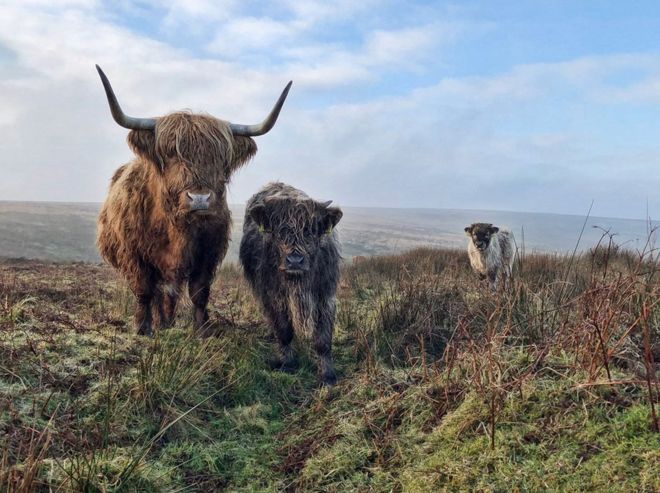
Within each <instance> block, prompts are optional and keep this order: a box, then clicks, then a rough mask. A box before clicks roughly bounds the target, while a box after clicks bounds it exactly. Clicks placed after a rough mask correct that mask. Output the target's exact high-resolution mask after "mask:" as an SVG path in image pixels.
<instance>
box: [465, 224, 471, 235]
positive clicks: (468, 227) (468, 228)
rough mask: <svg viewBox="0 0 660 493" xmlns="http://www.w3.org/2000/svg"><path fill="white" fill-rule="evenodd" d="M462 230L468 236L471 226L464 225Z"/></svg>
mask: <svg viewBox="0 0 660 493" xmlns="http://www.w3.org/2000/svg"><path fill="white" fill-rule="evenodd" d="M463 231H465V234H466V235H468V236H470V235H471V234H472V226H466V227H465V228H464V230H463Z"/></svg>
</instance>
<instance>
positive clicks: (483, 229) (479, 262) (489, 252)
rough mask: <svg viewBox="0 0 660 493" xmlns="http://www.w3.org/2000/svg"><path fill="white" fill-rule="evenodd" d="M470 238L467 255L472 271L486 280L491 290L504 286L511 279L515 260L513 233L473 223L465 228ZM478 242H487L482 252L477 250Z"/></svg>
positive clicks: (486, 224) (488, 225)
mask: <svg viewBox="0 0 660 493" xmlns="http://www.w3.org/2000/svg"><path fill="white" fill-rule="evenodd" d="M465 232H466V233H467V234H468V236H470V241H469V243H468V255H469V257H470V265H471V266H472V269H473V270H474V271H475V272H476V273H477V274H479V276H480V277H481V278H488V280H489V281H490V283H491V287H492V288H493V289H497V287H498V286H499V285H500V283H503V284H504V285H505V286H506V284H507V283H508V280H509V279H510V278H511V273H512V270H513V262H514V259H515V244H514V239H513V233H511V232H510V231H505V230H499V229H498V228H496V227H493V225H492V224H488V223H475V224H472V225H471V226H468V227H467V228H465ZM480 242H487V244H488V246H487V247H486V248H485V249H484V250H480V249H479V248H477V244H478V243H480Z"/></svg>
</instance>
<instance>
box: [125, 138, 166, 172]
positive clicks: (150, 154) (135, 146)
mask: <svg viewBox="0 0 660 493" xmlns="http://www.w3.org/2000/svg"><path fill="white" fill-rule="evenodd" d="M126 140H127V141H128V145H129V146H130V148H131V149H132V150H133V152H134V153H135V154H137V155H138V156H140V157H141V158H142V159H146V160H147V161H150V162H152V163H153V164H154V166H157V167H158V168H159V169H161V170H162V169H163V162H162V160H161V159H160V157H159V156H158V153H157V152H156V135H155V134H154V131H153V130H131V131H130V132H128V137H127V138H126Z"/></svg>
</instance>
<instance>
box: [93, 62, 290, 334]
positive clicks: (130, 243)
mask: <svg viewBox="0 0 660 493" xmlns="http://www.w3.org/2000/svg"><path fill="white" fill-rule="evenodd" d="M96 68H97V70H98V72H99V75H100V77H101V81H102V82H103V86H104V88H105V92H106V96H107V98H108V103H109V105H110V111H111V112H112V116H113V118H114V120H115V121H116V122H117V123H118V124H119V125H120V126H122V127H124V128H127V129H129V130H130V132H129V134H128V144H129V146H130V147H131V149H132V150H133V151H134V152H135V154H136V155H137V157H136V158H135V159H134V160H133V161H131V162H129V163H128V164H125V165H124V166H122V167H120V168H119V169H118V170H117V171H116V172H115V174H114V176H113V177H112V182H111V184H110V190H109V192H108V197H107V199H106V201H105V203H104V204H103V207H102V209H101V214H100V216H99V220H98V238H97V244H98V247H99V250H100V252H101V255H102V256H103V258H104V259H105V260H106V261H107V262H108V263H110V264H111V265H112V266H113V267H115V268H116V269H117V270H119V272H120V273H121V274H122V275H123V276H124V277H125V278H126V280H127V281H128V284H129V286H130V288H131V290H132V291H133V293H134V294H135V296H136V298H137V309H136V313H135V325H136V328H137V331H138V333H139V334H144V335H151V334H152V319H153V316H152V309H157V315H158V318H159V321H160V326H161V327H167V326H169V325H171V324H172V322H173V320H174V316H175V310H176V305H177V301H178V298H179V295H180V292H181V287H182V285H183V284H184V282H187V283H188V293H189V295H190V298H191V300H192V303H193V305H194V308H193V317H194V322H193V326H194V328H195V330H197V331H202V332H206V331H207V330H208V324H207V322H208V319H209V316H208V310H207V304H208V299H209V294H210V286H211V282H212V280H213V277H214V275H215V270H216V267H217V265H218V263H219V262H220V261H221V260H222V259H223V258H224V256H225V254H226V252H227V246H228V242H229V234H230V224H231V216H230V212H229V208H228V206H227V197H226V194H225V191H226V187H227V184H228V182H229V179H230V178H231V175H232V173H233V172H234V171H236V169H238V168H239V167H241V166H242V165H244V164H245V163H246V162H247V161H248V160H249V159H250V158H252V157H253V156H254V155H255V153H256V152H257V146H256V143H255V142H254V140H253V139H252V138H251V137H252V136H257V135H262V134H265V133H266V132H268V131H269V130H270V129H271V128H272V127H273V125H274V124H275V122H276V120H277V117H278V115H279V112H280V110H281V108H282V105H283V104H284V100H285V99H286V96H287V94H288V92H289V88H290V87H291V82H289V84H288V85H287V86H286V87H285V89H284V91H283V92H282V95H281V96H280V98H279V100H278V101H277V103H276V104H275V107H274V108H273V110H272V111H271V113H270V115H269V116H268V117H267V118H266V119H265V120H264V121H263V122H262V123H260V124H257V125H238V124H233V123H228V122H225V121H222V120H219V119H217V118H214V117H212V116H209V115H203V114H194V113H190V112H177V113H171V114H169V115H166V116H163V117H160V118H133V117H129V116H126V115H125V114H124V113H123V111H122V110H121V108H120V106H119V103H118V102H117V98H116V97H115V94H114V92H113V90H112V87H111V86H110V82H109V81H108V79H107V77H106V76H105V74H104V73H103V71H102V70H101V69H100V68H99V67H98V65H97V67H96ZM154 311H156V310H154Z"/></svg>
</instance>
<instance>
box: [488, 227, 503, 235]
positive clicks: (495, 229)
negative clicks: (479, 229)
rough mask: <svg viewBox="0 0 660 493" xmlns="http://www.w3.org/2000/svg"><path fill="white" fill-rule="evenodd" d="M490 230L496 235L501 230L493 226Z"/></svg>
mask: <svg viewBox="0 0 660 493" xmlns="http://www.w3.org/2000/svg"><path fill="white" fill-rule="evenodd" d="M489 229H490V233H491V234H495V233H497V232H498V231H499V230H500V228H498V227H497V226H491V227H490V228H489Z"/></svg>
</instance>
